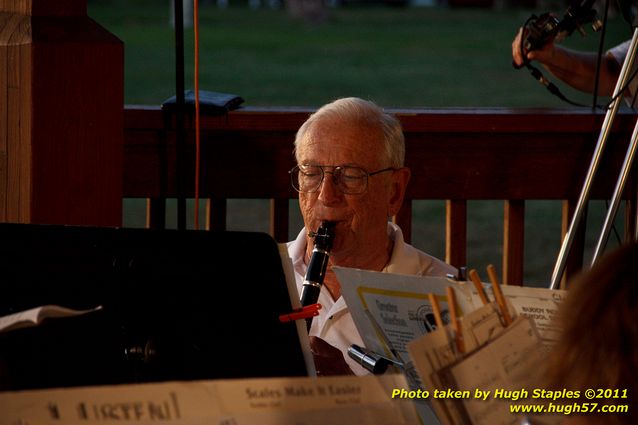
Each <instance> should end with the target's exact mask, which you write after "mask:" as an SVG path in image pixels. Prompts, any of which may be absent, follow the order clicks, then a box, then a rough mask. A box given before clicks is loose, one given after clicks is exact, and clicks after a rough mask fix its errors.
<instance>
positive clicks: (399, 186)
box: [388, 167, 410, 217]
mask: <svg viewBox="0 0 638 425" xmlns="http://www.w3.org/2000/svg"><path fill="white" fill-rule="evenodd" d="M409 181H410V169H409V168H408V167H403V168H399V169H398V170H396V171H395V172H394V173H392V182H391V183H390V184H391V188H390V190H391V193H390V200H389V203H388V217H393V216H395V215H397V214H398V213H399V210H400V209H401V205H402V204H403V197H404V196H405V191H406V189H407V187H408V182H409Z"/></svg>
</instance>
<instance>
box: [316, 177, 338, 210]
mask: <svg viewBox="0 0 638 425" xmlns="http://www.w3.org/2000/svg"><path fill="white" fill-rule="evenodd" d="M324 173H325V174H324V177H323V181H322V182H321V187H320V188H319V200H320V201H321V202H323V203H324V204H326V205H330V204H334V203H337V202H339V201H340V200H341V198H342V196H343V193H341V190H340V189H339V185H338V184H337V179H336V178H335V175H334V173H332V172H327V171H324Z"/></svg>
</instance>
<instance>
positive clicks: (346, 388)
mask: <svg viewBox="0 0 638 425" xmlns="http://www.w3.org/2000/svg"><path fill="white" fill-rule="evenodd" d="M406 385H407V384H406V382H405V379H404V378H403V377H402V376H401V375H384V376H380V377H377V376H365V377H355V376H340V377H330V378H264V379H235V380H220V381H193V382H169V383H156V384H137V385H121V386H107V387H86V388H69V389H54V390H38V391H21V392H5V393H0V423H2V424H7V425H13V424H22V425H26V424H29V425H36V424H37V425H77V424H78V423H82V424H84V425H97V424H102V423H114V422H117V423H118V424H121V425H132V424H138V425H140V424H141V425H146V424H152V423H154V424H157V423H162V424H165V425H197V424H202V425H254V424H256V423H259V424H260V425H325V424H326V423H330V424H334V425H352V424H353V423H356V424H362V425H376V424H379V425H387V424H393V425H412V424H417V423H418V418H417V416H416V412H415V410H414V406H413V405H412V403H410V402H409V401H407V400H397V399H392V398H391V394H392V390H393V389H394V388H405V386H406Z"/></svg>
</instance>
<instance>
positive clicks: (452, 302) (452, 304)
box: [445, 286, 465, 354]
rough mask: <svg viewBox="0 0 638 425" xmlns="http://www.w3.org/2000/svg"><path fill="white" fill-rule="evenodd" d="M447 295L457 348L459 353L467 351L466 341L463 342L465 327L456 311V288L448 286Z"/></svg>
mask: <svg viewBox="0 0 638 425" xmlns="http://www.w3.org/2000/svg"><path fill="white" fill-rule="evenodd" d="M445 291H446V292H445V293H446V295H447V305H448V308H449V309H450V321H451V322H452V329H453V330H454V341H455V342H456V350H457V351H458V352H459V354H464V353H465V343H464V342H463V328H462V327H461V322H460V321H459V319H458V317H457V315H456V313H457V311H456V292H454V288H452V287H451V286H448V287H447V288H445Z"/></svg>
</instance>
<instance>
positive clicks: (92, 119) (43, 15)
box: [0, 0, 124, 226]
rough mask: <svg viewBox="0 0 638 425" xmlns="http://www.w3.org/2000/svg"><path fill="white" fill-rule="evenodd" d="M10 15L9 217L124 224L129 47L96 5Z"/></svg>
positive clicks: (5, 141) (2, 132) (18, 3)
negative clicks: (95, 17) (102, 21)
mask: <svg viewBox="0 0 638 425" xmlns="http://www.w3.org/2000/svg"><path fill="white" fill-rule="evenodd" d="M0 13H2V15H4V16H3V18H4V19H5V22H4V25H3V28H2V31H0V111H2V113H0V115H1V116H0V221H1V222H18V223H49V224H82V225H104V226H119V225H121V222H122V192H123V191H122V176H123V165H122V158H123V148H122V144H123V106H124V97H123V96H124V48H123V44H122V42H121V41H120V40H118V39H117V38H116V37H115V36H113V35H112V34H110V33H109V32H107V31H106V30H105V29H103V28H102V27H100V26H99V25H97V24H96V23H95V22H94V21H92V20H91V19H89V17H88V16H87V15H86V0H14V1H9V2H6V1H5V2H0Z"/></svg>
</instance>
